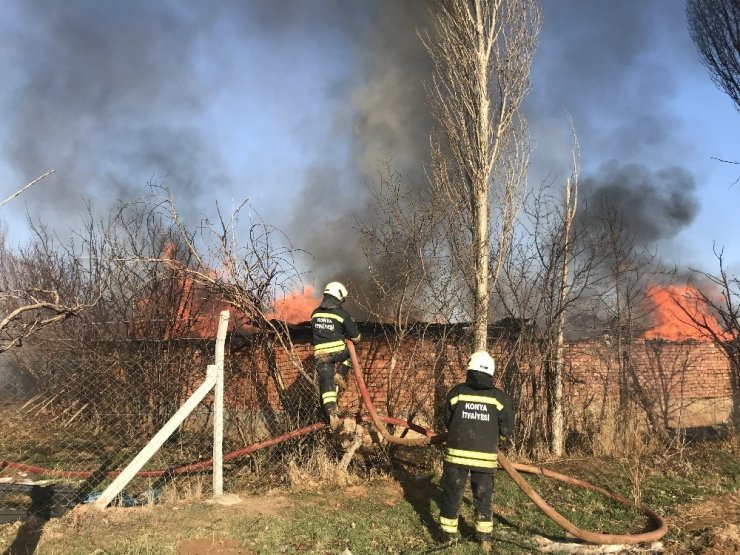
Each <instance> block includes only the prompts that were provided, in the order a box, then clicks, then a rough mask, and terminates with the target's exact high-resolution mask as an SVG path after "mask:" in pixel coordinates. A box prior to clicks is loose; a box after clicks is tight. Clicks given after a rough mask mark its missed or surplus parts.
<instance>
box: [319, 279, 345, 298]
mask: <svg viewBox="0 0 740 555" xmlns="http://www.w3.org/2000/svg"><path fill="white" fill-rule="evenodd" d="M324 295H331V296H332V297H334V298H335V299H339V300H340V301H343V300H344V299H346V298H347V288H346V287H345V286H344V285H342V284H341V283H339V282H338V281H332V282H331V283H328V284H327V285H326V287H325V288H324Z"/></svg>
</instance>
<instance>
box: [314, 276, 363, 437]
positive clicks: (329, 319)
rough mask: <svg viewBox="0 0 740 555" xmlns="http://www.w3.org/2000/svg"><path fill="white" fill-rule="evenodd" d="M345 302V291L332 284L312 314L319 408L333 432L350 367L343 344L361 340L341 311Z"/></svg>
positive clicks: (334, 283) (336, 283) (352, 324)
mask: <svg viewBox="0 0 740 555" xmlns="http://www.w3.org/2000/svg"><path fill="white" fill-rule="evenodd" d="M346 298H347V288H346V287H345V286H344V285H342V284H341V283H339V282H338V281H332V282H331V283H329V284H327V286H326V287H325V288H324V299H323V300H322V301H321V304H320V305H319V306H318V307H317V308H316V309H315V310H314V311H313V313H312V314H311V329H312V330H313V345H314V357H315V358H316V371H317V373H318V377H319V392H320V394H321V406H322V408H323V410H324V414H325V415H326V417H327V419H328V421H329V425H330V426H331V428H332V429H336V428H337V427H338V426H339V423H340V420H339V415H338V411H337V393H338V392H339V390H340V389H345V388H346V383H347V374H348V373H349V370H350V368H351V366H352V363H351V361H350V360H349V351H348V350H347V345H346V344H345V342H344V340H345V339H350V340H351V341H353V342H354V343H357V342H358V341H359V340H360V330H359V328H358V327H357V324H356V323H355V322H354V320H352V316H350V314H349V312H347V311H346V310H344V308H342V304H343V303H344V300H345V299H346ZM335 373H336V376H335ZM338 386H339V387H338Z"/></svg>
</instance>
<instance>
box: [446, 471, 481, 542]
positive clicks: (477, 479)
mask: <svg viewBox="0 0 740 555" xmlns="http://www.w3.org/2000/svg"><path fill="white" fill-rule="evenodd" d="M468 474H470V485H471V487H472V490H473V506H474V507H475V537H476V538H477V539H478V540H481V541H482V540H490V539H491V534H492V533H493V477H494V475H493V473H490V472H476V471H475V470H469V469H467V468H459V467H456V466H450V465H448V464H445V465H444V466H443V469H442V480H441V482H440V486H441V487H442V504H441V506H440V514H439V524H440V527H441V528H442V531H443V532H444V533H445V534H447V535H450V536H454V535H457V515H458V512H459V511H460V504H461V503H462V499H463V493H464V492H465V484H466V483H467V481H468Z"/></svg>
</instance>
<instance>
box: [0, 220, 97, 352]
mask: <svg viewBox="0 0 740 555" xmlns="http://www.w3.org/2000/svg"><path fill="white" fill-rule="evenodd" d="M31 232H32V238H31V240H29V242H28V244H27V245H25V246H24V247H22V248H19V249H17V250H15V251H13V250H11V249H10V248H9V247H8V245H7V242H6V239H5V235H4V233H0V353H3V352H5V351H8V350H9V349H12V348H13V347H18V346H20V345H21V344H22V342H23V340H24V339H27V338H28V337H30V336H31V335H33V334H35V333H38V332H39V331H40V330H42V329H43V328H45V327H46V326H49V325H50V324H54V323H57V322H62V321H64V320H66V319H68V318H71V317H73V316H77V315H79V314H80V313H81V312H82V311H84V310H87V309H89V308H90V307H92V306H94V305H95V303H96V302H97V301H98V299H99V298H100V295H101V294H102V292H103V289H104V285H105V284H104V282H103V281H96V280H90V279H89V278H90V277H91V276H90V275H88V274H87V273H86V271H85V268H84V267H83V266H82V265H81V264H80V261H79V259H78V258H77V256H76V255H75V253H73V252H71V251H70V250H68V249H67V248H64V247H62V246H60V245H58V244H56V243H55V242H54V240H53V239H52V238H51V237H50V235H49V234H48V232H47V231H46V229H45V228H43V227H39V226H35V225H33V224H31Z"/></svg>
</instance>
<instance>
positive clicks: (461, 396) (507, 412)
mask: <svg viewBox="0 0 740 555" xmlns="http://www.w3.org/2000/svg"><path fill="white" fill-rule="evenodd" d="M494 368H495V363H494V361H493V358H491V355H489V354H488V353H487V352H485V351H477V352H475V353H473V354H472V355H471V357H470V359H469V360H468V368H467V376H466V380H465V382H464V383H461V384H458V385H456V386H455V387H453V388H452V389H451V390H450V392H449V393H448V394H447V398H446V401H445V425H446V426H447V445H446V446H445V457H444V464H443V470H442V481H441V483H440V486H441V488H442V504H441V506H440V515H439V524H440V529H441V540H442V541H445V542H454V541H456V540H457V519H458V517H457V514H458V511H459V510H460V503H461V502H462V498H463V492H464V491H465V484H466V482H467V479H468V474H470V482H471V486H472V490H473V505H474V507H475V536H476V539H477V540H478V541H479V542H480V545H481V548H482V549H483V551H484V552H486V553H489V552H490V551H491V534H492V533H493V507H492V498H493V477H494V474H495V472H496V467H497V466H498V463H497V456H498V441H499V435H503V436H507V437H508V436H510V435H511V430H512V409H511V400H510V399H509V396H508V395H507V394H506V393H504V392H503V391H501V390H500V389H498V388H496V387H494V386H493V372H494Z"/></svg>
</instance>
